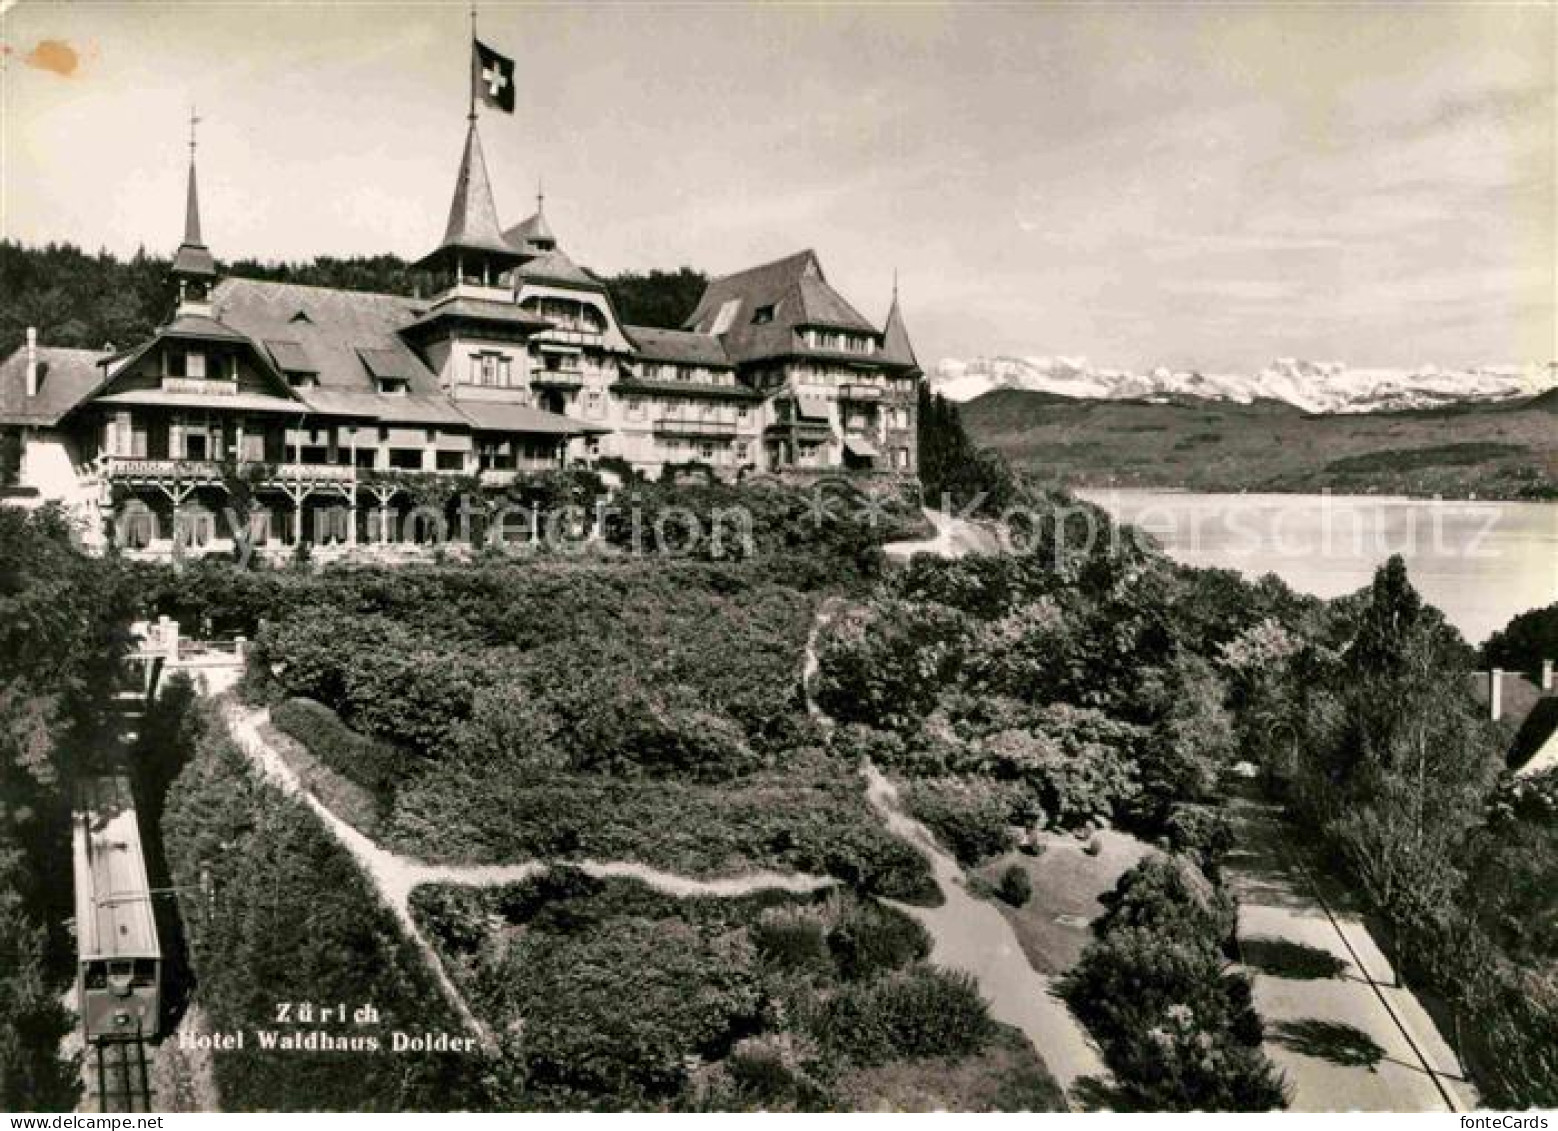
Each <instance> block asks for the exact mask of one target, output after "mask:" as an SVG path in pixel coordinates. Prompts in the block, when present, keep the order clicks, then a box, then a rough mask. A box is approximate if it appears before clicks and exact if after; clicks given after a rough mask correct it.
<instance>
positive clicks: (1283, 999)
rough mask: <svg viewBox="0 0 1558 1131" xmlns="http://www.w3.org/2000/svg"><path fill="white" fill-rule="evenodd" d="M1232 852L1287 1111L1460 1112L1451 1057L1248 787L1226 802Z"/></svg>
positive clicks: (1465, 1101)
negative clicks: (1285, 1083) (1288, 1090)
mask: <svg viewBox="0 0 1558 1131" xmlns="http://www.w3.org/2000/svg"><path fill="white" fill-rule="evenodd" d="M1229 808H1230V814H1231V816H1232V817H1233V820H1234V824H1235V835H1236V837H1237V846H1238V847H1237V848H1236V849H1235V850H1234V851H1233V852H1232V853H1230V854H1229V858H1228V861H1227V863H1226V864H1225V865H1224V872H1225V874H1226V875H1227V877H1228V885H1229V887H1230V889H1231V890H1232V891H1233V893H1234V895H1236V896H1237V897H1238V900H1239V945H1240V947H1241V949H1242V951H1243V956H1244V960H1245V965H1246V967H1247V968H1248V970H1249V972H1250V973H1251V974H1252V976H1253V987H1254V991H1255V1008H1256V1009H1257V1010H1258V1011H1259V1013H1260V1015H1261V1018H1262V1019H1263V1020H1264V1021H1265V1022H1266V1041H1265V1048H1266V1053H1267V1055H1268V1056H1270V1057H1271V1059H1272V1061H1273V1062H1275V1063H1276V1065H1277V1066H1278V1067H1279V1068H1281V1069H1282V1070H1283V1072H1285V1073H1286V1074H1287V1078H1288V1080H1289V1082H1290V1083H1291V1084H1292V1086H1293V1099H1292V1103H1291V1104H1290V1105H1289V1107H1290V1109H1291V1110H1293V1111H1469V1110H1472V1109H1473V1108H1475V1107H1476V1104H1477V1097H1476V1094H1475V1092H1474V1090H1473V1089H1472V1087H1471V1085H1470V1084H1469V1083H1467V1082H1466V1080H1465V1074H1464V1072H1463V1071H1462V1069H1461V1065H1460V1062H1459V1061H1458V1060H1457V1059H1456V1056H1455V1054H1454V1052H1452V1051H1451V1049H1450V1046H1449V1045H1448V1044H1447V1043H1446V1042H1445V1040H1444V1038H1443V1037H1442V1036H1440V1033H1439V1030H1438V1028H1437V1027H1436V1026H1435V1025H1434V1022H1433V1019H1432V1018H1431V1017H1429V1015H1428V1013H1427V1011H1426V1010H1425V1009H1424V1008H1423V1006H1422V1004H1421V1003H1420V1002H1419V1001H1418V1000H1417V998H1416V997H1415V996H1413V994H1412V992H1411V990H1409V989H1407V988H1406V987H1404V986H1398V985H1395V984H1394V983H1395V979H1396V975H1395V971H1394V970H1393V968H1392V967H1391V965H1390V961H1389V960H1388V959H1387V958H1386V957H1385V955H1384V953H1383V952H1381V950H1380V948H1379V947H1378V945H1376V943H1375V942H1374V939H1373V937H1372V936H1371V935H1370V934H1369V931H1368V928H1367V927H1366V926H1365V925H1364V922H1363V918H1362V916H1361V915H1359V914H1358V913H1357V912H1356V911H1355V910H1353V909H1351V908H1350V907H1348V906H1347V905H1346V893H1345V892H1340V891H1336V892H1322V891H1321V887H1320V881H1319V880H1318V879H1317V874H1316V873H1314V872H1313V871H1312V870H1310V869H1309V868H1307V867H1306V866H1305V864H1304V863H1303V861H1302V859H1301V848H1300V846H1298V845H1295V844H1293V843H1292V837H1291V833H1290V831H1289V830H1288V829H1287V828H1286V827H1285V825H1284V823H1283V818H1282V812H1281V807H1280V806H1278V805H1274V804H1272V803H1270V802H1268V801H1265V800H1264V799H1261V798H1259V797H1258V796H1257V795H1256V793H1255V790H1254V788H1253V787H1251V786H1247V787H1246V788H1245V789H1243V790H1241V791H1240V793H1239V794H1238V795H1236V796H1234V797H1232V798H1230V803H1229Z"/></svg>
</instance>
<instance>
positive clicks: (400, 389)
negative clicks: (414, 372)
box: [379, 377, 411, 397]
mask: <svg viewBox="0 0 1558 1131" xmlns="http://www.w3.org/2000/svg"><path fill="white" fill-rule="evenodd" d="M410 384H411V383H410V382H409V381H407V380H405V379H404V378H402V377H380V378H379V392H381V393H383V394H384V395H385V396H387V397H403V396H405V395H406V392H407V390H408V389H409V387H410Z"/></svg>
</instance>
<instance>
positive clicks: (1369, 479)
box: [961, 389, 1558, 498]
mask: <svg viewBox="0 0 1558 1131" xmlns="http://www.w3.org/2000/svg"><path fill="white" fill-rule="evenodd" d="M1554 407H1555V402H1554V400H1553V394H1552V393H1545V394H1543V395H1542V396H1540V397H1536V398H1531V399H1527V400H1521V401H1517V402H1504V403H1500V404H1491V405H1490V404H1466V405H1455V406H1447V407H1442V408H1433V409H1417V410H1412V411H1405V412H1376V413H1368V414H1326V415H1321V414H1314V413H1307V412H1304V411H1302V410H1300V409H1298V408H1295V407H1293V406H1292V405H1289V404H1285V403H1283V402H1280V401H1270V400H1259V401H1254V402H1252V403H1250V404H1237V403H1232V402H1227V401H1206V400H1197V399H1192V398H1174V399H1168V400H1165V401H1163V402H1162V403H1159V402H1148V401H1141V400H1082V399H1068V398H1064V397H1057V396H1055V395H1053V394H1048V393H1035V392H1026V391H1022V390H1016V389H1000V390H997V391H995V392H991V393H986V394H985V395H984V396H981V397H978V398H976V399H975V400H973V401H970V402H969V403H967V404H965V405H962V406H961V415H962V420H963V423H964V424H965V426H966V427H967V428H968V430H969V432H970V434H971V435H972V436H973V437H974V439H975V441H976V442H978V443H980V444H987V445H990V446H991V447H993V448H995V449H996V450H997V451H999V452H1001V453H1002V454H1003V455H1005V456H1006V457H1007V458H1009V459H1011V460H1012V461H1013V462H1015V463H1017V464H1019V465H1020V466H1022V467H1024V468H1027V469H1028V470H1030V471H1034V472H1037V473H1039V474H1041V475H1043V476H1045V477H1046V478H1049V479H1054V480H1058V481H1060V482H1064V483H1068V484H1072V485H1075V486H1104V485H1111V484H1112V485H1115V486H1131V487H1177V488H1185V489H1189V490H1198V491H1320V490H1322V489H1329V490H1332V491H1338V492H1349V493H1364V494H1402V495H1420V496H1432V495H1445V496H1450V497H1462V498H1464V497H1466V496H1468V495H1476V496H1478V497H1482V498H1558V427H1554V420H1553V412H1554Z"/></svg>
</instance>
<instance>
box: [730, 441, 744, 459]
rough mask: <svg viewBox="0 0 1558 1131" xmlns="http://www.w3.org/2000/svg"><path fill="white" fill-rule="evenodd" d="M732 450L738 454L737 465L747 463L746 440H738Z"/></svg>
mask: <svg viewBox="0 0 1558 1131" xmlns="http://www.w3.org/2000/svg"><path fill="white" fill-rule="evenodd" d="M731 450H732V451H733V452H735V454H736V462H737V463H746V462H747V442H746V441H745V440H737V441H736V443H735V445H734V446H733V447H732V449H731Z"/></svg>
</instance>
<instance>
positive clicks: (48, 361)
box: [0, 346, 109, 428]
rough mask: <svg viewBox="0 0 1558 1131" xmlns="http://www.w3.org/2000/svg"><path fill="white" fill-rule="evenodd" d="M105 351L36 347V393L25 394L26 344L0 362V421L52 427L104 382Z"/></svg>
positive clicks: (106, 355)
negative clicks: (100, 365) (102, 367)
mask: <svg viewBox="0 0 1558 1131" xmlns="http://www.w3.org/2000/svg"><path fill="white" fill-rule="evenodd" d="M108 356H109V354H108V352H107V351H106V350H79V349H65V348H62V347H59V346H39V347H38V395H37V396H35V397H29V396H28V395H27V347H26V346H22V347H21V348H19V349H18V350H16V352H14V353H13V354H11V356H10V357H8V358H6V359H5V360H4V361H3V362H0V424H28V425H33V426H34V427H40V428H42V427H51V426H53V425H55V424H58V423H59V421H60V418H61V417H63V416H64V415H65V414H66V413H68V412H69V411H70V410H71V409H73V408H75V407H76V406H77V405H78V404H80V403H81V402H82V401H83V400H85V399H86V398H87V396H88V395H90V394H91V392H92V391H93V390H94V389H96V388H97V387H98V386H99V385H101V384H102V383H103V371H102V369H101V368H99V363H100V362H102V361H103V360H104V359H105V358H107V357H108Z"/></svg>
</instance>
